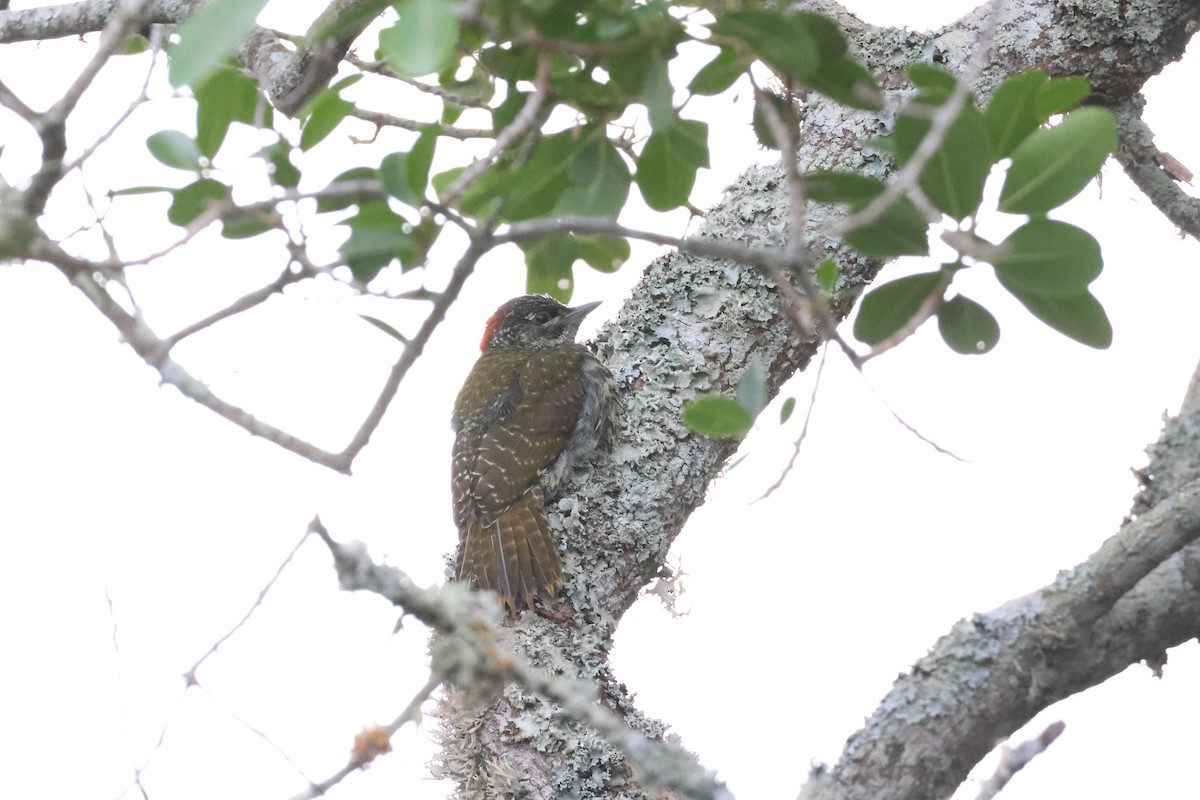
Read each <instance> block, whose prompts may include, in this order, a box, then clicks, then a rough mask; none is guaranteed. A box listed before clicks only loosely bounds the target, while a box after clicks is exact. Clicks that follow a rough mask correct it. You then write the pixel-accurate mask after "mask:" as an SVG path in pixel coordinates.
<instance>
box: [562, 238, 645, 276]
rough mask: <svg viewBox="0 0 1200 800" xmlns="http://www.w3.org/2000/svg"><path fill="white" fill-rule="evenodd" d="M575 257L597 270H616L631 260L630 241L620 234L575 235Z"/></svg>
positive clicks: (606, 271) (573, 239)
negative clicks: (619, 235)
mask: <svg viewBox="0 0 1200 800" xmlns="http://www.w3.org/2000/svg"><path fill="white" fill-rule="evenodd" d="M571 239H572V241H573V242H574V244H575V249H576V252H575V257H576V258H577V259H580V260H582V261H583V262H584V263H586V264H587V265H588V266H589V267H591V268H592V269H594V270H596V271H597V272H605V273H608V272H616V271H617V270H618V269H620V268H621V265H622V264H624V263H625V262H626V261H628V260H629V253H630V250H629V241H628V240H626V239H622V238H620V237H618V236H573V237H571Z"/></svg>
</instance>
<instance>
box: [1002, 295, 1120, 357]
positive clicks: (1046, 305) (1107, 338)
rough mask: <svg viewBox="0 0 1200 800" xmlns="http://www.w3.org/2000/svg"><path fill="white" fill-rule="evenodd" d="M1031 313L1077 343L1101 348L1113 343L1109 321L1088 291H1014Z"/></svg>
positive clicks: (1097, 301)
mask: <svg viewBox="0 0 1200 800" xmlns="http://www.w3.org/2000/svg"><path fill="white" fill-rule="evenodd" d="M1013 296H1014V297H1016V298H1017V299H1018V300H1020V301H1021V303H1022V305H1024V306H1025V307H1026V308H1027V309H1029V311H1030V313H1032V314H1033V315H1034V316H1035V317H1037V318H1038V319H1040V320H1041V321H1042V322H1044V323H1046V324H1047V325H1049V326H1050V327H1051V328H1054V329H1055V330H1056V331H1058V332H1059V333H1062V334H1065V335H1067V336H1069V337H1071V338H1072V339H1074V340H1075V341H1077V342H1080V343H1082V344H1086V345H1087V346H1088V347H1095V348H1096V349H1098V350H1103V349H1105V348H1107V347H1108V346H1109V345H1111V344H1112V334H1113V332H1112V324H1111V323H1110V322H1109V321H1108V315H1107V314H1105V313H1104V307H1103V306H1101V305H1100V301H1099V300H1097V299H1096V298H1095V297H1093V296H1092V295H1091V294H1090V293H1088V292H1084V293H1083V294H1079V295H1074V296H1066V297H1062V296H1058V297H1051V296H1047V295H1041V294H1023V293H1018V292H1013Z"/></svg>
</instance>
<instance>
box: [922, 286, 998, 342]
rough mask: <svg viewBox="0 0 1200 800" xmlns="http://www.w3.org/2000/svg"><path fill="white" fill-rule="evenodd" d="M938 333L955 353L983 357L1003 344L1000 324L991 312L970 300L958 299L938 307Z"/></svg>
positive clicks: (955, 297)
mask: <svg viewBox="0 0 1200 800" xmlns="http://www.w3.org/2000/svg"><path fill="white" fill-rule="evenodd" d="M937 318H938V332H939V333H941V334H942V339H943V340H945V342H946V344H948V345H949V346H950V349H951V350H953V351H954V352H956V353H962V354H964V355H981V354H983V353H987V352H990V351H991V349H992V348H993V347H995V346H996V342H998V341H1000V323H998V322H996V318H995V317H993V316H992V314H991V312H990V311H988V310H987V309H986V308H984V307H983V306H981V305H979V303H976V302H975V301H974V300H971V299H969V298H967V297H963V296H962V295H961V294H960V295H955V296H954V297H952V298H950V299H949V300H946V301H945V302H943V303H942V304H941V305H940V306H938V310H937Z"/></svg>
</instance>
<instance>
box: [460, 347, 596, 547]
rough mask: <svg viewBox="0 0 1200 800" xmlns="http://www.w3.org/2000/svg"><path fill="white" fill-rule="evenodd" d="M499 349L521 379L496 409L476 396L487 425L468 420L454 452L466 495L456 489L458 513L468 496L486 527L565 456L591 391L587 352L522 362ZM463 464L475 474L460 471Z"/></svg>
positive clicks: (538, 355) (558, 352)
mask: <svg viewBox="0 0 1200 800" xmlns="http://www.w3.org/2000/svg"><path fill="white" fill-rule="evenodd" d="M497 352H499V353H504V356H502V358H503V357H506V358H508V359H509V361H508V362H507V363H506V365H507V366H508V367H510V368H512V370H513V373H512V374H513V376H514V377H513V380H512V381H510V385H509V386H508V387H507V388H506V389H505V390H504V391H503V392H500V393H498V394H499V395H503V396H498V397H497V398H494V399H493V401H492V402H491V403H490V404H485V403H484V399H483V398H474V400H473V402H474V403H475V404H476V405H475V410H477V411H480V412H483V413H481V414H480V424H477V425H471V424H470V423H469V422H467V420H468V415H462V419H463V420H464V423H463V426H462V429H461V430H460V432H459V435H458V438H457V439H456V440H455V447H454V458H455V463H456V475H458V476H461V477H460V480H461V481H463V482H464V485H463V486H462V487H461V489H462V492H461V494H460V492H459V488H460V487H456V489H455V501H456V502H455V506H456V513H457V510H458V505H459V499H460V497H461V499H462V502H463V503H467V502H471V504H472V505H474V507H475V509H476V513H478V515H479V517H480V520H481V522H482V523H483V524H485V525H487V524H489V523H490V521H491V520H493V519H495V518H496V517H497V516H499V515H500V514H502V513H504V511H506V510H507V509H508V508H510V507H511V506H512V505H513V504H514V503H516V502H517V501H518V500H520V499H521V497H522V496H523V495H524V494H525V492H526V490H527V489H528V488H529V487H530V486H532V485H533V484H534V483H535V482H536V481H537V479H538V476H539V475H540V474H541V473H542V471H543V470H545V469H546V468H547V467H548V466H549V465H550V464H551V463H553V462H554V460H555V459H556V458H557V457H558V455H559V453H561V452H562V449H563V445H564V444H565V443H566V441H567V439H568V437H569V436H570V434H571V431H573V430H574V429H575V424H576V423H577V422H578V420H579V409H580V407H581V405H582V403H583V394H584V389H583V383H582V380H581V371H580V365H579V363H578V361H579V359H580V358H581V353H582V351H580V352H576V351H575V349H574V348H569V349H560V348H554V349H552V350H538V351H535V352H534V353H532V354H530V353H527V352H526V353H524V354H522V355H521V356H520V357H519V360H518V359H517V358H513V357H512V356H510V355H509V354H508V353H507V352H505V351H497ZM485 357H486V356H485ZM480 360H481V361H483V359H482V358H481V359H480ZM513 382H515V386H514V385H512V383H513ZM469 428H471V429H473V430H468V429H469ZM459 465H462V466H466V467H468V469H465V470H457V467H458V466H459ZM464 510H465V509H464Z"/></svg>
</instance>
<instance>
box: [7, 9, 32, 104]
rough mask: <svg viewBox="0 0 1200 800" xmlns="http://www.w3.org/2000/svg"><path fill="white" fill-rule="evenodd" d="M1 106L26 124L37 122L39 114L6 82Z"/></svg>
mask: <svg viewBox="0 0 1200 800" xmlns="http://www.w3.org/2000/svg"><path fill="white" fill-rule="evenodd" d="M0 13H2V12H0ZM0 105H2V106H4V107H5V108H7V109H8V110H9V111H12V112H13V113H15V114H16V115H17V116H18V117H20V118H21V119H23V120H25V121H26V122H36V121H37V118H38V112H36V111H34V110H33V109H32V108H30V107H29V106H27V105H25V102H24V101H23V100H21V98H19V97H17V96H16V95H15V94H13V91H12V89H9V88H8V87H7V86H6V85H5V84H4V81H0Z"/></svg>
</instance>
